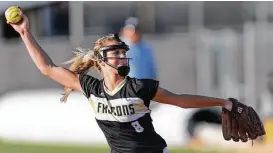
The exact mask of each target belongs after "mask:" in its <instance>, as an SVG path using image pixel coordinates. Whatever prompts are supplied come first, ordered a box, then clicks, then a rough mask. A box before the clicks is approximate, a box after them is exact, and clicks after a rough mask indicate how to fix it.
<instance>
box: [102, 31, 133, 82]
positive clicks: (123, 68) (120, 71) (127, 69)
mask: <svg viewBox="0 0 273 153" xmlns="http://www.w3.org/2000/svg"><path fill="white" fill-rule="evenodd" d="M115 37H116V40H118V41H119V43H118V44H117V45H109V46H105V47H103V48H101V49H100V53H99V54H98V58H99V59H100V60H102V61H103V62H104V63H105V64H107V65H109V66H110V67H112V68H114V69H116V70H117V71H118V74H119V75H120V76H123V77H125V76H127V75H128V74H129V72H130V66H129V60H130V59H131V58H123V57H106V52H107V51H111V50H116V49H124V50H126V51H128V50H129V47H128V45H126V44H125V43H124V42H123V41H121V40H120V39H119V37H118V35H117V34H115ZM108 59H124V60H127V63H128V65H127V66H118V67H116V66H114V65H112V64H110V63H108V62H107V60H108Z"/></svg>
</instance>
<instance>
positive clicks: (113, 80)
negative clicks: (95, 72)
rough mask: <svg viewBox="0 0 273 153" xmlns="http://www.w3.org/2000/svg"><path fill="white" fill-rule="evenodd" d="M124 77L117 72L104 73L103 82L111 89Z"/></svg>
mask: <svg viewBox="0 0 273 153" xmlns="http://www.w3.org/2000/svg"><path fill="white" fill-rule="evenodd" d="M124 79H125V77H122V76H120V75H118V74H112V75H111V74H110V75H105V76H104V84H105V86H106V88H107V89H108V90H110V91H113V90H114V89H115V88H116V87H117V86H118V85H119V84H120V83H121V82H122V81H123V80H124Z"/></svg>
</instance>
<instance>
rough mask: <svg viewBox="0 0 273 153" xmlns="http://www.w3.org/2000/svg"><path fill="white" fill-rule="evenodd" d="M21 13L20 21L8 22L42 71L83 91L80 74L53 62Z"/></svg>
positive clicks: (57, 80) (68, 85)
mask: <svg viewBox="0 0 273 153" xmlns="http://www.w3.org/2000/svg"><path fill="white" fill-rule="evenodd" d="M20 15H21V16H22V18H23V20H22V21H21V22H20V23H18V24H11V23H8V24H10V25H11V26H12V27H13V28H14V30H15V31H17V32H18V33H19V34H20V36H21V38H22V40H23V42H24V44H25V46H26V48H27V50H28V53H29V55H30V57H31V58H32V60H33V62H34V63H35V65H36V66H37V67H38V69H39V70H40V72H41V73H42V74H44V75H45V76H47V77H49V78H51V79H52V80H55V81H56V82H58V83H60V84H62V85H63V86H65V87H67V88H70V89H73V90H77V91H81V92H83V90H82V87H81V85H80V81H79V76H78V75H77V74H75V73H73V72H71V71H69V70H67V69H65V68H63V67H60V66H56V65H55V64H54V63H53V62H52V60H51V59H50V57H49V56H48V55H47V53H46V52H45V51H44V50H43V49H42V48H41V47H40V46H39V44H38V43H37V42H36V40H35V39H34V37H33V36H32V34H31V33H30V30H29V22H28V18H27V17H26V16H25V15H24V14H23V13H22V12H21V14H20Z"/></svg>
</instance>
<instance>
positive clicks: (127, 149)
mask: <svg viewBox="0 0 273 153" xmlns="http://www.w3.org/2000/svg"><path fill="white" fill-rule="evenodd" d="M80 84H81V86H82V89H83V91H84V93H85V96H86V97H87V98H88V100H89V101H90V103H91V105H92V107H93V109H94V113H95V118H96V121H97V123H98V125H99V127H100V128H101V130H102V131H103V133H104V135H105V137H106V139H107V142H108V144H109V146H110V148H111V150H112V152H114V153H162V151H163V148H165V147H166V146H167V145H166V142H165V140H164V139H163V138H162V137H161V136H159V135H158V134H157V133H156V132H155V130H154V127H153V124H152V118H151V116H150V112H151V110H150V109H149V105H150V100H152V99H153V97H154V96H155V94H156V92H157V89H158V84H159V83H158V81H156V80H151V79H135V78H130V77H126V79H125V80H124V81H123V82H121V83H120V84H119V85H118V87H116V88H115V90H113V91H108V90H107V88H106V87H105V86H104V82H103V80H98V79H96V78H94V77H92V76H89V75H85V74H81V75H80Z"/></svg>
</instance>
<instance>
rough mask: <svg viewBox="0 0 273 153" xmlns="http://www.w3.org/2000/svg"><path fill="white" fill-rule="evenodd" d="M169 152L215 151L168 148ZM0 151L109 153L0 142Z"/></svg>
mask: <svg viewBox="0 0 273 153" xmlns="http://www.w3.org/2000/svg"><path fill="white" fill-rule="evenodd" d="M169 151H170V153H217V152H216V151H194V150H187V149H182V148H179V149H178V148H177V149H172V148H169ZM0 153H109V148H108V147H107V146H70V145H50V144H30V143H10V142H0Z"/></svg>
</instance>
